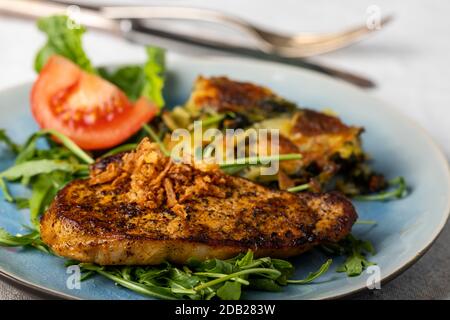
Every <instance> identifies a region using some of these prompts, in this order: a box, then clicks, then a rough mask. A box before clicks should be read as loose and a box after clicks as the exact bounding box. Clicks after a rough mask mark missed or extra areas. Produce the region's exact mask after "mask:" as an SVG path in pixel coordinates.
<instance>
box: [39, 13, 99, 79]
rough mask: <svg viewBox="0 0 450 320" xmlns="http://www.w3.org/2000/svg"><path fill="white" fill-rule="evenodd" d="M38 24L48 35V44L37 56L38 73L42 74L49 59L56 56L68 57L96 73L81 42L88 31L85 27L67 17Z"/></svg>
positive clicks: (48, 18) (46, 19)
mask: <svg viewBox="0 0 450 320" xmlns="http://www.w3.org/2000/svg"><path fill="white" fill-rule="evenodd" d="M37 24H38V28H39V30H41V31H42V32H44V33H45V34H46V35H47V42H46V44H45V45H44V46H43V47H42V48H41V49H40V50H39V52H38V53H37V55H36V58H35V61H34V68H35V70H36V72H40V71H41V70H42V68H43V67H44V65H45V63H46V62H47V60H48V58H49V57H50V56H52V55H54V54H58V55H60V56H63V57H66V58H67V59H69V60H71V61H72V62H74V63H75V64H77V65H79V66H80V67H81V69H83V70H85V71H87V72H95V69H94V67H93V66H92V64H91V62H90V60H89V58H88V57H87V55H86V53H85V51H84V49H83V45H82V41H81V38H82V35H83V33H84V32H85V31H86V29H85V28H84V27H82V26H79V25H76V24H75V23H74V22H73V21H71V20H70V18H68V17H67V16H65V15H55V16H50V17H46V18H41V19H39V20H38V23H37Z"/></svg>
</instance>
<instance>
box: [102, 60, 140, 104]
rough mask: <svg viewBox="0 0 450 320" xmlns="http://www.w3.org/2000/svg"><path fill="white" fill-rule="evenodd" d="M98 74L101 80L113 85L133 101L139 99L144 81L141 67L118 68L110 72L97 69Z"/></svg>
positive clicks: (104, 69)
mask: <svg viewBox="0 0 450 320" xmlns="http://www.w3.org/2000/svg"><path fill="white" fill-rule="evenodd" d="M98 73H99V74H100V76H101V77H102V78H103V79H106V80H108V81H109V82H111V83H114V84H115V85H116V86H118V87H119V88H120V89H122V91H123V92H125V94H126V95H127V96H128V98H130V99H131V100H133V101H136V100H137V99H139V98H140V97H141V94H142V90H143V88H144V84H145V81H146V76H145V72H144V68H143V66H141V65H130V66H124V67H120V68H118V69H116V70H114V71H112V72H110V71H108V69H107V68H99V69H98Z"/></svg>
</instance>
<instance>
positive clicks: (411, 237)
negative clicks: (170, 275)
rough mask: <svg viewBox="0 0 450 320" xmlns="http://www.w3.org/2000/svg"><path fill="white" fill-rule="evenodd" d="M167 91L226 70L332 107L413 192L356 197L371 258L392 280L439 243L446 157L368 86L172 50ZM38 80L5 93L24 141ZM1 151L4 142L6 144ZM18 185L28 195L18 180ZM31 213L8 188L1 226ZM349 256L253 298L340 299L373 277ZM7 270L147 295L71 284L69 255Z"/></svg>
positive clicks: (99, 281) (5, 254) (110, 293)
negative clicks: (348, 270) (354, 271)
mask: <svg viewBox="0 0 450 320" xmlns="http://www.w3.org/2000/svg"><path fill="white" fill-rule="evenodd" d="M168 66H169V70H170V72H169V77H168V84H167V88H166V89H167V92H166V96H167V97H168V99H169V104H170V105H174V104H177V103H181V102H183V101H185V99H186V98H187V97H188V94H189V92H190V90H191V86H192V83H193V80H194V79H195V77H196V76H197V75H199V74H203V75H227V76H229V77H231V78H234V79H240V80H246V81H252V82H255V83H259V84H263V85H266V86H268V87H270V88H272V89H273V90H274V91H275V92H278V93H279V94H280V95H282V96H284V97H286V98H288V99H290V100H293V101H296V102H297V103H299V104H300V105H301V106H307V107H310V108H315V109H319V110H320V109H324V108H332V109H333V110H334V111H336V112H337V113H338V114H339V116H340V117H342V119H343V120H344V121H345V122H346V123H349V124H355V125H362V126H364V127H365V129H366V132H365V133H364V135H363V141H364V147H365V149H366V150H367V151H368V152H369V153H370V154H371V155H372V156H373V159H374V162H373V165H374V167H375V169H377V170H379V171H380V172H383V173H384V174H385V175H386V176H387V177H388V178H391V177H396V176H404V177H405V178H406V179H407V182H408V185H409V186H410V188H411V193H410V195H409V196H408V197H406V198H404V199H402V200H398V201H391V202H367V203H356V207H357V210H358V213H359V215H360V219H364V220H376V221H377V222H378V224H377V225H355V226H354V229H353V231H354V233H355V234H356V235H357V236H359V237H362V238H364V239H368V240H370V241H371V242H372V243H373V244H374V246H375V248H376V250H377V254H376V255H375V256H374V257H373V258H372V260H373V261H376V262H377V263H378V265H379V266H380V268H381V276H382V279H383V280H389V279H391V278H393V277H394V276H395V275H398V274H399V273H400V272H401V271H403V270H405V269H406V268H407V267H408V266H410V265H411V264H412V263H413V262H414V261H416V260H417V259H418V258H419V257H420V256H421V255H422V254H423V253H424V252H425V251H426V250H427V248H428V247H429V246H430V245H431V244H432V242H433V240H434V239H435V238H436V237H437V235H438V234H439V232H440V231H441V229H442V228H443V226H444V224H445V222H446V220H447V217H448V215H449V212H450V204H449V199H450V177H449V168H448V162H447V160H446V159H445V157H444V156H443V155H442V153H441V151H440V150H439V149H438V148H437V147H436V145H435V144H434V142H433V141H432V140H431V139H430V138H429V136H428V135H427V134H426V133H425V132H424V131H423V130H422V129H421V128H420V127H418V126H417V125H416V124H414V123H413V122H411V121H410V120H408V119H407V118H406V117H405V116H403V115H402V114H399V113H398V112H396V111H395V110H394V109H393V108H390V107H389V106H386V105H385V104H384V103H383V102H381V101H379V100H376V99H374V98H373V97H371V96H370V95H368V94H367V93H366V92H363V91H360V90H358V89H356V88H354V87H352V86H350V85H347V84H345V83H342V82H339V81H336V80H332V79H330V78H326V77H323V76H321V75H318V74H316V73H313V72H309V71H306V70H299V69H294V68H291V67H286V66H281V65H278V64H270V63H261V62H254V61H249V60H240V59H235V58H233V59H217V58H210V59H207V58H202V59H196V58H195V59H194V58H187V57H180V56H170V57H169V60H168ZM30 87H31V85H30V84H25V85H22V86H18V87H14V88H11V89H8V90H4V91H2V92H1V93H0V115H1V116H0V128H5V129H7V131H8V133H9V134H10V135H11V136H12V137H14V139H16V140H17V141H23V140H24V139H25V138H26V137H27V136H28V135H30V134H31V133H32V132H34V131H35V130H37V129H38V128H37V126H36V124H35V122H34V121H33V118H32V117H31V114H30V110H29V102H28V100H29V93H30ZM0 148H1V147H0ZM12 159H13V157H12V155H11V154H9V153H8V152H7V151H6V150H5V149H0V171H1V170H3V169H5V168H6V167H8V166H9V165H10V164H11V163H12ZM12 191H13V192H15V193H16V194H17V193H26V192H27V190H24V189H23V188H22V187H20V186H13V187H12ZM27 217H28V212H27V210H20V211H19V210H17V209H15V207H14V206H13V205H11V204H9V203H7V202H5V201H3V196H2V195H1V194H0V226H1V227H4V228H6V229H7V230H9V231H10V232H24V229H23V225H24V224H27ZM324 259H325V257H324V256H323V255H322V254H321V253H319V252H316V251H313V252H310V253H307V254H304V255H303V256H300V257H298V258H296V259H294V260H293V262H294V263H295V266H296V268H297V274H296V276H297V277H299V278H300V277H304V276H306V274H307V273H308V272H309V271H311V270H316V269H317V267H318V266H319V265H321V264H322V263H323V262H324ZM340 262H341V261H340V260H339V259H337V260H336V261H335V262H334V263H333V265H332V267H331V270H330V271H329V272H328V273H327V274H326V275H325V276H323V277H321V278H320V279H319V280H318V281H316V282H315V283H313V284H309V285H304V286H296V285H291V286H288V287H286V288H285V289H284V291H283V292H280V293H267V292H247V293H245V295H244V298H245V299H323V298H334V297H340V296H343V295H346V294H349V293H352V292H355V291H358V290H361V289H363V288H365V287H366V281H367V278H368V277H369V275H368V274H365V273H364V274H362V275H361V276H359V277H354V278H348V277H346V275H345V274H341V273H336V272H335V268H336V266H337V265H338V264H339V263H340ZM0 271H1V273H3V274H4V275H7V276H9V277H10V278H13V279H15V280H17V281H19V282H21V283H24V284H26V285H29V286H32V287H34V288H38V289H40V290H44V291H46V292H49V293H52V294H55V295H58V296H62V297H68V298H81V299H144V297H143V296H140V295H138V294H135V293H133V292H131V291H129V290H127V289H123V288H121V287H117V286H115V285H114V284H113V283H112V282H111V281H109V280H106V279H103V278H101V277H95V278H93V279H90V280H88V281H86V282H83V283H82V285H81V289H79V290H77V289H73V290H69V289H68V288H67V287H66V280H67V277H68V275H67V274H66V269H65V268H64V261H63V260H62V259H59V258H56V257H52V256H49V255H45V254H43V253H40V252H38V251H35V250H32V249H17V248H0Z"/></svg>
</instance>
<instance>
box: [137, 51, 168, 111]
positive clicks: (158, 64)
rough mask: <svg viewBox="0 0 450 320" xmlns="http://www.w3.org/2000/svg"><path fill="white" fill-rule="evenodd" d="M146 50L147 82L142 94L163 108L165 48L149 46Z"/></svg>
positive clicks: (145, 69) (145, 70)
mask: <svg viewBox="0 0 450 320" xmlns="http://www.w3.org/2000/svg"><path fill="white" fill-rule="evenodd" d="M146 50H147V62H146V64H145V66H144V73H145V83H144V87H143V89H142V93H141V94H142V95H143V96H144V97H146V98H148V99H149V100H150V101H153V102H154V103H156V104H157V105H158V106H159V107H160V108H162V107H164V104H165V102H164V97H163V88H164V74H165V50H164V49H161V48H158V47H147V49H146Z"/></svg>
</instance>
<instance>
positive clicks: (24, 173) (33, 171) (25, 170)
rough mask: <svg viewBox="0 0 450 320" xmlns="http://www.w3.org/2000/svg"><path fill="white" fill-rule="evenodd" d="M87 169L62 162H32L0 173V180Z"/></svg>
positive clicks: (45, 160) (83, 166)
mask: <svg viewBox="0 0 450 320" xmlns="http://www.w3.org/2000/svg"><path fill="white" fill-rule="evenodd" d="M85 168H87V166H86V165H80V164H73V163H70V162H67V161H61V160H47V159H43V160H30V161H27V162H23V163H20V164H17V165H14V166H12V167H10V168H9V169H6V170H5V171H3V172H0V178H5V179H7V180H17V179H19V178H22V177H33V176H36V175H38V174H43V173H50V172H53V171H57V170H60V171H66V172H72V173H74V172H76V171H78V170H82V169H85Z"/></svg>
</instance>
